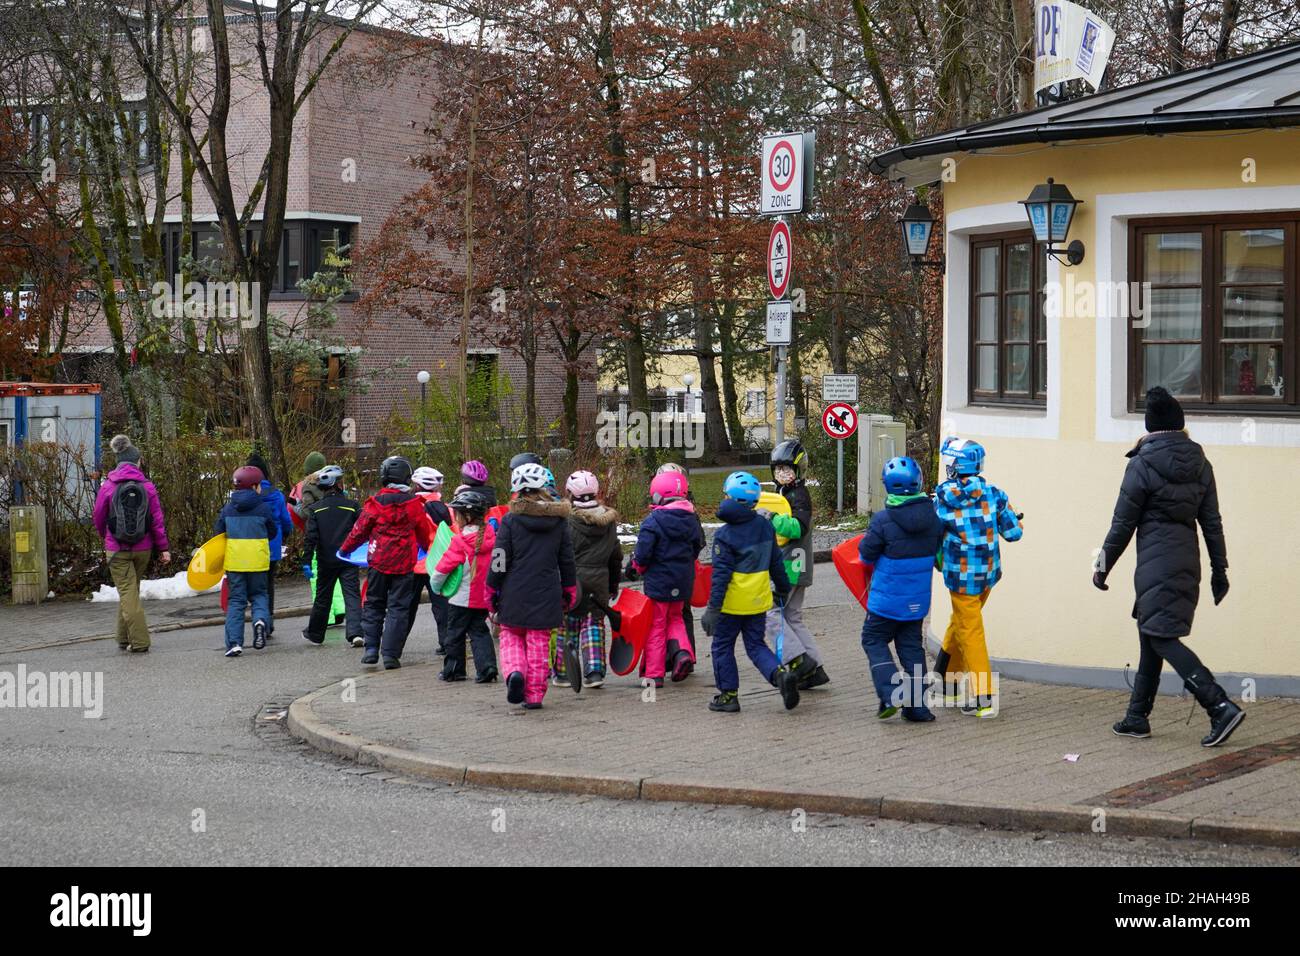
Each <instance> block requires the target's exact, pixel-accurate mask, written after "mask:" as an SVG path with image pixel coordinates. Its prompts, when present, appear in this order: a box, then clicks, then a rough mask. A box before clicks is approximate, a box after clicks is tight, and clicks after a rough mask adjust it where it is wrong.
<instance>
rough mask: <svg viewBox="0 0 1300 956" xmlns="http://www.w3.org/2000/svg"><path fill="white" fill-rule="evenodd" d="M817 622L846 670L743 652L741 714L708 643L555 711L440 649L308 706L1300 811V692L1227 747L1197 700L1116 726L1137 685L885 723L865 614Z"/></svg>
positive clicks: (618, 749)
mask: <svg viewBox="0 0 1300 956" xmlns="http://www.w3.org/2000/svg"><path fill="white" fill-rule="evenodd" d="M807 620H808V623H809V624H810V626H812V627H813V628H814V630H815V631H816V632H817V635H818V639H819V641H820V643H821V646H822V647H823V649H824V650H825V652H826V653H827V655H828V661H827V669H828V671H829V672H830V674H831V676H832V678H833V682H832V683H831V684H830V685H828V686H827V687H826V688H823V689H819V690H816V691H811V692H807V693H805V694H804V699H803V702H802V703H801V704H800V706H799V707H798V708H797V709H796V710H794V711H792V712H787V711H785V710H784V709H783V707H782V705H781V701H780V698H779V696H778V695H777V694H776V692H775V691H774V690H771V689H770V688H767V687H766V686H765V685H763V684H762V679H761V678H760V677H759V676H758V674H757V672H756V671H755V670H754V669H753V668H752V667H751V666H750V665H749V664H748V662H747V661H745V660H743V658H742V661H741V668H742V670H741V682H742V687H741V692H742V697H741V704H742V712H741V713H740V714H738V715H727V714H714V713H711V712H709V711H708V710H707V709H706V704H707V703H708V701H709V698H710V697H711V695H712V694H713V688H712V680H711V672H710V668H709V663H708V657H707V654H705V655H703V656H702V659H701V662H700V666H699V669H698V670H697V673H696V674H695V675H694V676H692V677H691V678H689V679H688V680H687V681H686V682H684V683H683V684H678V685H674V684H671V683H670V684H668V686H667V687H665V688H664V689H663V690H660V691H658V692H657V694H655V695H654V698H653V700H649V699H646V696H647V695H643V691H642V689H641V687H640V686H639V685H638V683H637V681H636V680H635V678H633V677H627V678H612V679H611V680H610V681H609V682H607V683H606V685H605V686H604V687H603V688H600V689H597V690H585V691H583V692H582V693H581V694H580V695H575V694H574V693H573V692H572V691H571V690H569V689H567V688H554V687H552V688H550V689H549V690H548V693H547V697H546V702H545V706H544V708H543V709H542V710H540V711H533V712H525V711H523V710H521V709H520V708H518V707H515V706H511V705H509V704H507V703H506V700H505V689H504V686H503V685H502V684H500V683H498V684H494V685H476V684H474V683H473V682H472V680H471V681H469V682H466V683H457V684H444V683H442V682H440V681H438V680H437V679H436V673H437V671H436V663H437V662H436V661H428V660H427V659H426V661H424V662H420V661H419V660H412V661H409V662H408V666H404V667H403V668H402V669H401V670H399V671H392V672H377V673H368V674H365V675H364V676H361V677H360V678H359V679H358V680H357V682H356V685H355V702H348V701H346V700H345V699H344V695H343V694H342V693H341V692H334V691H329V692H322V693H320V694H318V695H315V696H314V697H312V698H310V707H311V712H312V715H313V716H314V717H315V718H317V719H318V720H319V721H321V722H323V723H324V724H325V725H328V726H330V727H332V728H335V729H336V730H339V731H343V732H346V733H348V734H351V735H355V736H356V737H359V738H364V739H366V740H369V741H372V742H376V743H379V744H384V745H387V746H390V747H393V748H397V749H399V750H404V751H409V752H412V753H414V754H417V755H420V756H423V757H426V758H429V759H432V760H436V761H441V762H445V763H448V764H453V765H459V766H465V765H469V766H490V767H502V768H505V767H508V768H512V769H516V770H523V771H538V772H543V773H547V772H549V773H567V774H575V775H595V776H601V775H612V776H618V777H631V778H635V779H638V780H641V781H643V782H644V783H652V782H659V783H667V782H674V783H681V782H691V783H699V784H708V785H721V786H733V787H749V788H756V789H772V790H797V791H805V792H816V793H822V794H836V795H843V796H845V797H855V796H869V797H881V796H884V797H886V798H888V797H895V798H904V799H917V798H921V799H930V800H944V801H958V802H970V803H984V804H1008V805H1012V804H1014V805H1026V804H1030V805H1035V806H1038V805H1052V806H1060V805H1075V806H1078V807H1081V808H1085V807H1086V808H1091V807H1112V808H1136V809H1142V810H1148V811H1157V812H1166V813H1169V814H1177V815H1179V816H1182V817H1191V816H1195V817H1202V816H1205V817H1214V818H1218V819H1227V820H1237V821H1241V822H1265V821H1267V822H1276V823H1282V824H1289V825H1292V826H1296V825H1300V786H1297V784H1300V759H1297V758H1300V747H1297V746H1296V744H1297V743H1298V742H1300V741H1298V739H1297V733H1298V732H1300V701H1295V700H1283V699H1270V700H1262V701H1258V702H1255V703H1251V704H1248V705H1247V711H1248V718H1247V720H1246V721H1245V723H1244V724H1243V725H1242V726H1241V728H1240V729H1239V730H1238V731H1237V733H1236V734H1235V735H1234V736H1233V738H1232V740H1231V741H1230V742H1229V744H1228V745H1226V746H1225V747H1222V748H1217V749H1213V750H1206V749H1203V748H1202V747H1200V745H1199V740H1200V737H1201V735H1202V734H1203V733H1205V731H1206V729H1207V726H1208V721H1207V718H1206V717H1205V715H1204V713H1203V712H1201V711H1200V709H1199V708H1197V709H1196V711H1195V713H1193V715H1192V718H1191V725H1190V726H1187V725H1186V724H1185V721H1186V720H1187V715H1188V711H1189V708H1191V707H1192V702H1191V700H1190V698H1184V699H1181V700H1180V699H1178V698H1174V697H1161V698H1159V699H1158V701H1157V704H1156V710H1155V713H1154V714H1153V719H1152V728H1153V732H1154V736H1153V737H1152V738H1151V739H1149V740H1132V739H1128V738H1119V737H1116V736H1114V735H1113V734H1112V733H1111V732H1110V725H1111V723H1113V722H1114V721H1115V720H1117V719H1118V718H1119V717H1120V716H1121V714H1122V713H1123V710H1124V704H1125V702H1126V695H1124V694H1122V693H1117V692H1114V691H1104V690H1090V689H1083V688H1072V687H1061V686H1050V685H1043V684H1030V683H1024V682H1011V681H1004V682H1003V683H1002V693H1003V702H1002V712H1001V713H1000V715H999V716H998V717H997V718H995V719H992V720H977V719H974V718H970V717H965V716H962V715H961V714H959V713H958V712H956V711H954V710H940V711H938V720H937V721H935V722H934V723H931V724H905V723H902V722H901V721H900V720H899V719H898V718H895V719H894V720H891V721H887V722H881V721H878V720H876V718H875V709H876V704H875V700H874V694H873V693H871V692H870V690H869V688H868V686H867V683H866V661H865V657H864V655H863V653H862V650H861V648H860V646H859V645H858V642H857V633H858V628H859V626H860V612H856V611H855V610H854V609H852V608H848V607H843V606H840V607H822V608H814V609H810V610H809V611H808V613H807ZM321 652H322V653H349V651H347V650H346V649H343V648H334V649H330V648H324V649H322V651H321ZM1067 754H1077V755H1078V760H1077V761H1074V762H1072V761H1069V760H1067V759H1066V755H1067Z"/></svg>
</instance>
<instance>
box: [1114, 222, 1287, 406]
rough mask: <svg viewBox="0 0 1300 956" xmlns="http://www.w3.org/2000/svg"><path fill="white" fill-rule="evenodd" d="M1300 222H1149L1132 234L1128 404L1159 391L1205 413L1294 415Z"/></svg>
mask: <svg viewBox="0 0 1300 956" xmlns="http://www.w3.org/2000/svg"><path fill="white" fill-rule="evenodd" d="M1298 223H1300V215H1297V214H1294V213H1293V214H1291V215H1290V216H1283V215H1276V216H1260V217H1256V216H1224V217H1218V218H1214V219H1208V220H1207V219H1204V218H1202V219H1197V220H1158V221H1157V220H1152V221H1148V222H1145V223H1136V224H1134V225H1133V226H1131V227H1130V235H1129V249H1130V275H1131V276H1133V277H1134V279H1135V280H1136V281H1137V282H1138V283H1140V285H1139V287H1138V290H1139V293H1138V299H1137V306H1136V308H1134V309H1133V316H1134V318H1133V320H1132V322H1131V323H1130V332H1129V394H1130V407H1131V408H1132V409H1134V410H1137V409H1140V408H1141V405H1142V397H1143V396H1144V395H1145V394H1146V390H1147V389H1148V388H1151V387H1152V386H1154V385H1163V386H1164V387H1165V388H1167V389H1169V391H1170V392H1172V393H1173V394H1174V395H1177V396H1178V397H1179V398H1180V399H1181V400H1182V401H1183V403H1184V404H1185V405H1188V406H1189V407H1192V408H1199V409H1201V410H1206V411H1214V410H1220V411H1222V410H1228V409H1234V410H1239V409H1241V408H1242V407H1243V406H1250V407H1253V408H1258V409H1264V410H1267V409H1279V410H1283V409H1286V410H1294V408H1295V407H1296V405H1297V393H1296V389H1295V374H1296V357H1295V342H1296V313H1295V297H1296V291H1297V290H1296V255H1297V252H1296V242H1295V236H1296V227H1297V224H1298Z"/></svg>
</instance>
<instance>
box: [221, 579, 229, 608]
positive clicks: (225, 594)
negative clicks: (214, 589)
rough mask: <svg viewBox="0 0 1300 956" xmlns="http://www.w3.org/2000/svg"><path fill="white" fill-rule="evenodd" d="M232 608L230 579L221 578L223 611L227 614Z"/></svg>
mask: <svg viewBox="0 0 1300 956" xmlns="http://www.w3.org/2000/svg"><path fill="white" fill-rule="evenodd" d="M229 610H230V580H229V579H228V578H224V577H223V578H222V579H221V613H222V614H225V613H226V612H227V611H229Z"/></svg>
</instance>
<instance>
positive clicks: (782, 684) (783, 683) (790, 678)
mask: <svg viewBox="0 0 1300 956" xmlns="http://www.w3.org/2000/svg"><path fill="white" fill-rule="evenodd" d="M772 686H773V687H775V688H776V689H777V690H779V691H780V692H781V701H782V702H783V703H784V704H785V709H786V710H794V709H795V708H796V707H798V706H799V680H798V678H796V677H795V676H794V671H793V670H791V669H790V666H789V665H788V664H787V665H785V666H784V667H778V668H777V669H776V673H774V674H773V675H772Z"/></svg>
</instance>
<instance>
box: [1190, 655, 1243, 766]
mask: <svg viewBox="0 0 1300 956" xmlns="http://www.w3.org/2000/svg"><path fill="white" fill-rule="evenodd" d="M1183 686H1185V687H1186V688H1187V689H1188V690H1190V691H1191V692H1192V694H1193V696H1195V698H1196V702H1197V703H1198V704H1200V705H1201V706H1202V707H1204V708H1205V712H1206V713H1207V714H1209V715H1210V732H1209V733H1208V734H1206V735H1205V736H1204V737H1202V738H1201V746H1202V747H1217V746H1219V744H1221V743H1223V742H1224V741H1226V740H1227V739H1228V738H1229V737H1231V736H1232V732H1233V731H1234V730H1236V729H1237V725H1238V724H1240V723H1241V722H1242V721H1243V720H1245V719H1246V712H1245V711H1244V710H1242V709H1241V708H1240V707H1238V706H1237V705H1236V704H1234V703H1233V702H1232V701H1231V700H1229V699H1228V692H1227V691H1225V690H1224V689H1223V688H1222V687H1220V686H1219V684H1218V683H1217V682H1216V681H1215V679H1214V675H1213V674H1211V673H1210V672H1209V671H1208V670H1206V669H1205V668H1204V667H1198V668H1197V669H1196V670H1194V671H1192V673H1190V674H1189V675H1187V679H1186V680H1184V681H1183Z"/></svg>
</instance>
